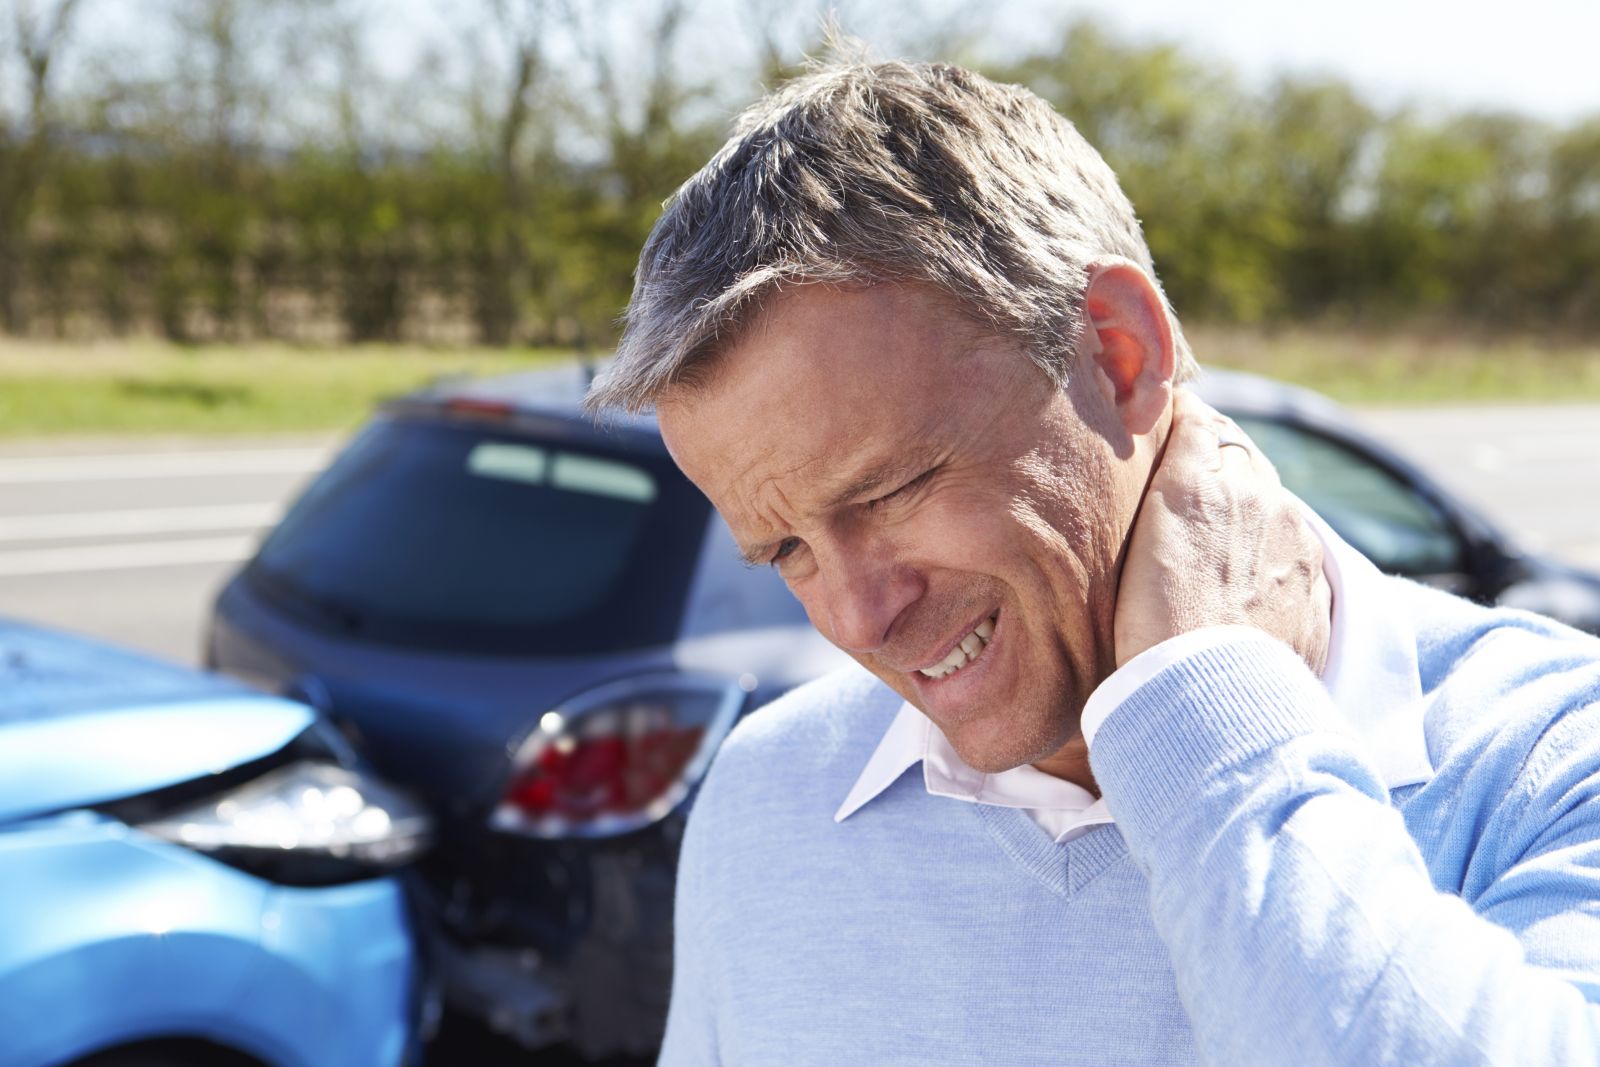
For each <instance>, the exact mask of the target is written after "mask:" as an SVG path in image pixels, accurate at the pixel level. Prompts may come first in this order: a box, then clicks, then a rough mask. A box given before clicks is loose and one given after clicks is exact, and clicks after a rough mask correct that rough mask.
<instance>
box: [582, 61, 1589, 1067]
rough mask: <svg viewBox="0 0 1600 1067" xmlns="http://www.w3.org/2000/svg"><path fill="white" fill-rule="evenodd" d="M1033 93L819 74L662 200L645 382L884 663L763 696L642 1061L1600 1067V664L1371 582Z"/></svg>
mask: <svg viewBox="0 0 1600 1067" xmlns="http://www.w3.org/2000/svg"><path fill="white" fill-rule="evenodd" d="M1192 363H1193V361H1192V359H1191V357H1190V355H1189V352H1188V349H1187V346H1186V344H1185V342H1184V340H1183V336H1182V333H1181V331H1180V329H1179V326H1178V323H1177V320H1176V318H1175V317H1174V315H1173V314H1172V312H1171V310H1170V308H1169V307H1168V306H1167V303H1166V301H1165V299H1164V297H1163V296H1162V293H1161V290H1160V287H1159V285H1158V284H1157V282H1156V278H1155V273H1154V270H1153V267H1152V264H1151V260H1150V255H1149V252H1148V250H1147V249H1146V247H1145V244H1144V240H1143V237H1142V235H1141V233H1140V229H1139V225H1138V222H1137V220H1136V218H1135V216H1134V214H1133V209H1132V207H1131V206H1130V205H1129V204H1128V202H1127V200H1126V199H1125V198H1124V197H1123V195H1122V194H1121V192H1120V191H1119V190H1118V188H1117V185H1116V181H1115V179H1114V177H1113V176H1112V174H1111V172H1110V171H1109V169H1108V168H1107V167H1106V165H1105V164H1104V163H1103V162H1102V161H1101V160H1100V158H1099V157H1098V155H1096V154H1095V153H1094V151H1093V150H1092V149H1091V148H1090V147H1089V146H1088V145H1087V144H1086V143H1084V142H1083V140H1082V139H1081V138H1080V137H1078V135H1077V134H1076V132H1075V131H1074V130H1073V129H1072V128H1071V126H1070V125H1069V124H1068V123H1067V122H1066V121H1065V120H1063V119H1062V118H1060V117H1059V116H1057V115H1055V114H1054V113H1053V112H1052V111H1051V110H1050V109H1049V108H1048V107H1047V106H1046V105H1045V104H1043V103H1042V102H1041V101H1040V100H1038V99H1037V98H1035V97H1033V96H1032V95H1030V94H1028V93H1027V92H1025V91H1023V90H1020V89H1017V88H1013V87H1005V86H997V85H994V84H991V83H989V82H987V81H985V80H984V79H982V78H980V77H978V76H976V75H974V74H971V73H968V72H966V71H962V70H959V69H955V68H951V67H943V66H912V65H904V64H883V65H878V66H842V67H836V68H832V69H824V70H819V71H816V72H814V73H811V74H809V75H807V76H805V77H802V78H800V79H799V80H797V81H796V82H793V83H791V84H790V85H788V86H787V87H785V88H784V89H782V90H780V91H779V92H777V93H776V94H774V95H773V96H772V97H770V98H768V99H767V100H764V101H762V102H761V103H759V104H757V105H756V106H755V107H754V108H752V109H751V110H750V111H749V112H748V113H747V114H746V115H745V116H744V117H743V118H742V119H741V121H740V123H739V126H738V128H737V131H736V133H735V136H734V137H733V139H732V140H731V141H730V142H729V143H728V145H727V146H726V147H724V148H723V150H722V151H721V152H719V153H718V154H717V156H716V157H715V158H713V159H712V160H711V162H710V163H708V164H707V165H706V167H705V168H704V169H703V170H701V171H700V173H698V174H697V175H695V176H694V177H693V178H691V179H690V180H689V181H688V182H687V183H686V184H685V185H684V187H683V188H682V189H681V190H680V191H679V193H678V194H677V195H676V197H674V199H673V200H672V201H671V202H670V203H669V205H668V207H667V209H666V212H665V214H664V215H663V217H662V219H661V221H660V222H659V223H658V225H657V226H656V229H655V231H654V233H653V234H652V235H651V238H650V241H649V244H648V245H647V246H646V248H645V250H644V254H643V256H642V258H641V261H640V265H639V274H638V281H637V287H636V289H635V292H634V298H633V301H632V304H631V306H630V309H629V313H628V323H627V331H626V334H625V337H624V339H623V342H622V345H621V349H620V351H619V354H618V357H617V360H616V361H615V363H614V365H613V366H612V367H611V368H610V370H609V371H608V373H607V374H606V375H605V376H604V377H603V378H602V379H601V380H600V381H599V382H598V383H597V385H596V389H595V393H594V395H593V396H592V398H591V400H592V403H593V404H594V405H595V406H596V407H597V408H599V407H605V406H609V405H622V406H627V407H631V408H639V407H643V406H646V405H654V406H655V408H656V410H657V413H658V417H659V420H660V425H661V429H662V434H663V436H664V438H665V439H666V442H667V445H668V447H669V449H670V450H671V451H672V454H673V456H674V457H675V458H676V460H677V461H678V463H679V464H680V465H681V466H682V467H683V469H684V470H685V471H686V472H687V474H688V475H689V477H690V478H692V479H693V480H694V481H695V483H696V484H697V485H699V486H700V487H701V488H702V489H704V490H705V492H706V493H707V495H708V496H709V497H710V499H711V500H712V502H713V503H714V504H715V505H716V507H717V508H718V510H719V511H720V512H721V514H722V515H723V517H724V518H725V519H726V520H727V521H728V524H729V526H730V527H731V528H732V530H733V532H734V535H735V537H736V538H737V539H738V541H739V543H740V545H741V547H742V548H743V550H744V552H745V554H746V555H747V556H748V558H749V560H750V561H751V562H752V563H754V564H759V565H770V566H773V567H775V568H777V569H778V571H779V572H780V573H781V574H782V575H783V577H784V578H785V579H786V580H787V582H788V583H789V586H790V588H791V589H792V590H793V592H794V594H795V595H796V596H797V597H799V598H800V600H801V602H802V603H803V604H804V605H805V607H806V610H807V611H808V613H809V616H810V618H811V620H812V622H813V623H814V624H815V625H816V626H817V628H818V629H819V630H820V631H821V632H822V633H823V634H824V635H826V636H827V637H828V638H829V639H830V640H831V641H833V642H834V643H835V644H837V645H838V646H839V647H840V648H842V649H845V650H846V651H848V652H849V653H850V654H851V656H853V657H854V659H855V660H856V661H857V663H858V664H859V665H860V667H861V668H863V669H861V670H856V671H852V672H847V673H844V674H839V675H834V676H831V677H829V678H826V679H823V680H821V681H820V682H817V683H815V684H812V685H810V686H807V687H805V688H803V689H801V690H799V691H796V692H795V693H792V694H790V695H789V696H788V697H786V698H785V699H783V700H782V701H779V702H778V703H777V704H775V705H774V706H772V707H770V708H767V709H764V710H762V711H760V712H759V713H757V714H756V715H754V716H752V717H750V718H749V719H748V720H747V721H745V722H744V723H743V724H742V725H741V726H740V727H739V729H738V730H736V731H735V733H734V734H733V735H732V736H731V737H730V738H729V740H728V741H727V742H726V744H725V745H724V746H723V749H722V751H721V753H720V754H719V756H718V758H717V760H716V763H715V764H714V766H713V768H712V770H711V773H710V775H709V776H708V779H707V781H706V783H705V785H704V787H703V789H702V792H701V795H700V797H699V800H698V803H697V807H696V808H695V811H694V814H693V817H692V819H691V821H690V825H689V830H688V834H687V838H686V840H685V843H684V853H683V860H682V868H681V872H680V877H679V899H678V913H677V926H676V934H677V946H678V955H677V968H676V973H675V979H674V989H673V999H672V1005H671V1014H670V1019H669V1023H668V1032H667V1038H666V1045H665V1049H664V1051H663V1054H662V1062H663V1063H665V1064H672V1065H678V1064H682V1065H705V1064H716V1063H726V1064H735V1063H736V1064H817V1065H829V1067H833V1065H840V1064H863V1065H867V1064H871V1065H878V1064H900V1063H905V1064H913V1063H914V1064H980V1063H981V1064H1002V1065H1009V1064H1033V1063H1039V1064H1044V1063H1049V1064H1084V1065H1095V1067H1103V1065H1106V1064H1168V1063H1192V1062H1196V1061H1204V1062H1210V1063H1245V1064H1325V1063H1326V1064H1333V1063H1340V1064H1345V1063H1348V1064H1383V1063H1401V1064H1460V1063H1479V1062H1482V1063H1496V1064H1507V1063H1529V1064H1553V1063H1562V1064H1567V1063H1594V1062H1600V1035H1597V1025H1600V1014H1597V1013H1596V1009H1595V1007H1594V1006H1593V1003H1592V1002H1593V1001H1594V1000H1596V999H1600V844H1597V841H1600V802H1597V799H1596V793H1597V789H1600V646H1597V643H1596V642H1594V641H1593V640H1592V639H1589V638H1586V637H1583V636H1581V635H1579V634H1577V633H1575V632H1572V631H1568V630H1565V629H1562V628H1561V627H1559V626H1556V625H1554V624H1552V623H1548V622H1545V621H1542V620H1540V619H1538V618H1536V617H1533V616H1528V615H1519V614H1514V613H1506V612H1494V611H1490V610H1486V609H1482V608H1478V607H1475V606H1473V605H1470V604H1467V603H1465V602H1462V601H1458V600H1455V599H1452V598H1450V597H1447V596H1445V595H1443V594H1440V593H1436V592H1432V591H1429V590H1426V589H1423V588H1421V587H1417V586H1413V585H1410V584H1407V583H1404V582H1400V581H1398V580H1394V579H1388V578H1384V577H1382V576H1380V575H1378V574H1377V573H1376V572H1375V571H1374V570H1373V569H1372V567H1371V566H1370V564H1368V563H1366V561H1365V560H1363V559H1362V558H1361V557H1360V556H1358V555H1356V554H1355V553H1354V552H1352V551H1351V550H1350V549H1349V548H1348V547H1346V546H1345V545H1343V544H1342V543H1341V542H1340V541H1339V540H1338V538H1337V537H1336V536H1335V535H1333V534H1332V532H1331V531H1329V530H1328V529H1327V528H1326V527H1325V526H1323V525H1322V524H1321V523H1320V522H1319V521H1317V520H1316V519H1315V518H1314V517H1311V516H1309V515H1306V514H1305V513H1303V511H1302V509H1301V508H1300V507H1299V506H1298V505H1297V503H1296V502H1295V501H1293V500H1292V499H1291V498H1289V497H1288V496H1287V494H1285V493H1284V491H1283V490H1282V489H1281V488H1280V487H1279V486H1278V483H1277V480H1276V476H1275V475H1274V473H1273V471H1272V470H1271V467H1270V465H1269V464H1268V463H1267V462H1266V461H1265V459H1264V458H1263V457H1262V456H1261V455H1260V454H1259V453H1258V452H1256V450H1255V449H1254V448H1253V447H1252V446H1251V445H1250V444H1249V442H1248V441H1246V440H1244V439H1243V437H1242V436H1240V435H1239V433H1238V431H1237V429H1236V428H1235V427H1233V426H1232V425H1231V424H1229V423H1228V422H1226V420H1223V419H1222V418H1221V417H1220V416H1218V415H1216V414H1215V413H1214V412H1211V411H1209V410H1208V409H1206V408H1205V407H1204V405H1202V404H1200V403H1199V402H1198V401H1196V400H1194V399H1193V398H1192V397H1191V396H1189V395H1188V394H1187V393H1186V392H1184V391H1183V390H1182V389H1181V387H1179V384H1178V383H1181V381H1182V380H1184V379H1186V378H1187V377H1189V376H1190V374H1192V373H1193V365H1192Z"/></svg>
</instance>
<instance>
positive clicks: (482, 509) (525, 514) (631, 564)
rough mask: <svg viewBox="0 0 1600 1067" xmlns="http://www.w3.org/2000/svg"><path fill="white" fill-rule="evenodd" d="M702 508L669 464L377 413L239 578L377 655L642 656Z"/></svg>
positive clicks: (664, 638) (670, 598)
mask: <svg viewBox="0 0 1600 1067" xmlns="http://www.w3.org/2000/svg"><path fill="white" fill-rule="evenodd" d="M709 510H710V508H709V505H708V504H707V503H706V500H705V498H704V497H703V496H701V495H700V492H699V491H698V490H697V489H695V488H694V486H692V485H691V484H689V482H688V481H687V480H686V479H685V478H684V477H683V475H681V474H679V473H678V471H677V469H676V468H675V467H674V466H673V465H672V462H671V460H669V459H668V458H667V457H666V456H665V455H660V454H655V453H638V452H630V451H625V450H621V449H618V450H615V451H607V450H605V449H604V448H597V447H590V446H589V445H587V444H583V445H570V444H567V443H565V442H563V441H560V440H559V439H558V440H543V439H532V438H526V437H519V436H516V435H515V434H513V433H510V432H499V431H495V430H493V429H485V428H483V427H480V426H471V425H453V424H447V423H437V422H427V421H420V420H413V419H406V418H400V417H386V418H380V419H379V420H377V421H375V422H374V423H372V424H371V425H370V426H368V427H367V428H366V429H365V430H364V431H363V432H362V433H361V434H360V436H358V437H357V438H356V439H355V441H354V442H352V443H351V445H350V446H349V448H348V449H346V450H345V452H344V453H343V454H341V455H340V456H339V458H338V460H337V461H335V463H334V464H333V466H331V467H330V468H329V469H328V470H327V471H326V472H325V473H324V474H323V475H322V476H321V477H320V478H318V479H317V480H316V482H314V483H313V484H312V486H311V488H310V489H308V490H307V491H306V493H305V494H304V495H303V496H302V497H301V498H300V499H299V501H298V502H296V503H295V505H294V507H293V508H292V509H291V510H290V511H289V514H288V515H287V516H285V518H284V520H283V521H282V523H280V524H279V526H278V528H277V529H276V530H275V531H273V533H272V535H271V536H270V537H269V538H268V539H267V541H266V543H265V544H264V545H262V547H261V551H260V553H258V554H257V556H256V559H255V561H254V562H253V563H252V564H251V566H250V569H249V571H248V572H247V574H248V581H249V582H250V584H251V585H252V586H253V587H254V588H255V589H256V590H257V591H258V592H259V593H260V594H261V595H262V596H264V597H266V598H267V599H269V600H271V601H273V602H274V603H276V604H278V605H279V606H280V607H281V608H283V609H285V610H287V611H289V612H291V613H293V614H295V615H297V616H298V617H300V618H302V619H304V620H306V621H308V622H311V623H312V624H314V625H317V626H319V627H320V628H323V629H326V630H330V631H334V632H338V633H341V634H345V635H348V636H351V637H357V638H360V639H363V640H370V641H374V642H380V643H390V644H398V645H408V646H413V647H420V648H432V649H439V650H449V651H466V652H489V653H511V654H516V653H521V654H534V655H539V654H546V653H548V654H562V653H593V652H608V651H614V650H620V649H627V648H638V647H642V646H645V645H653V644H661V643H664V642H668V641H671V640H672V639H673V637H674V636H675V634H676V630H677V626H678V621H679V616H680V614H681V613H682V610H683V605H684V598H685V596H686V594H687V591H688V587H689V581H690V579H691V578H692V576H693V571H694V564H695V560H696V556H697V554H698V549H699V546H700V540H701V537H702V535H703V533H704V530H705V524H706V519H707V516H708V514H709Z"/></svg>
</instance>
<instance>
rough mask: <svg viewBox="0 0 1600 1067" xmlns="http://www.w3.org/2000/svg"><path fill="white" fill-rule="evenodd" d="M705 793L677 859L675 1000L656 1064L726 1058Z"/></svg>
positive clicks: (681, 1066) (708, 1064)
mask: <svg viewBox="0 0 1600 1067" xmlns="http://www.w3.org/2000/svg"><path fill="white" fill-rule="evenodd" d="M708 783H709V779H708ZM706 792H707V790H706V789H702V790H701V796H700V797H698V798H697V802H696V805H695V807H694V809H693V810H692V811H691V812H690V816H689V822H688V826H687V827H686V828H685V830H684V835H683V850H682V852H681V853H680V854H679V857H678V879H677V888H676V897H675V899H674V902H673V921H672V927H673V940H672V999H671V1000H670V1002H669V1003H668V1008H667V1033H666V1038H665V1039H664V1041H663V1043H662V1046H661V1056H660V1058H659V1059H658V1060H657V1061H656V1062H657V1064H658V1067H716V1065H717V1064H719V1063H721V1062H722V1060H721V1054H720V1052H719V1050H718V1047H717V1026H716V1003H715V998H714V996H713V989H714V980H713V977H712V968H711V960H710V957H711V953H712V951H713V950H714V949H715V947H716V946H715V943H714V939H713V935H712V933H711V931H709V930H708V929H707V922H706V917H707V916H708V915H709V914H710V913H711V903H712V902H711V901H710V900H709V899H707V893H706V891H705V888H704V887H705V883H706V878H707V874H708V871H707V866H708V864H709V862H710V860H711V851H710V848H709V847H708V844H707V842H706V841H705V840H703V839H704V837H705V836H706V834H707V833H708V832H709V831H707V830H706V828H705V823H706V821H707V820H708V819H709V818H710V817H711V815H712V812H711V810H710V805H707V804H705V803H704V802H705V800H706V799H707V798H706V796H705V795H704V794H705V793H706ZM702 812H704V815H702V814H701V813H702Z"/></svg>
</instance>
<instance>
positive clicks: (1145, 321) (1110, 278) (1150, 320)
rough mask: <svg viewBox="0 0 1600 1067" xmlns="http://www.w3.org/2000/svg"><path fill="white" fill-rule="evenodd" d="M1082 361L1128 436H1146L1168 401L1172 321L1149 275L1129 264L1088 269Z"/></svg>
mask: <svg viewBox="0 0 1600 1067" xmlns="http://www.w3.org/2000/svg"><path fill="white" fill-rule="evenodd" d="M1084 318H1085V323H1084V340H1085V342H1086V344H1085V345H1084V350H1083V353H1082V355H1083V357H1084V361H1083V362H1082V363H1080V365H1079V371H1080V373H1081V372H1082V371H1085V370H1089V371H1092V372H1093V373H1094V374H1095V375H1096V376H1097V377H1098V378H1099V379H1100V385H1101V388H1102V390H1103V391H1104V393H1105V395H1106V397H1107V399H1109V400H1110V401H1111V402H1112V403H1113V404H1114V405H1115V407H1116V411H1117V415H1118V417H1119V418H1120V419H1121V420H1122V425H1123V427H1124V428H1125V429H1127V431H1128V432H1129V433H1130V434H1134V435H1139V434H1146V433H1149V432H1150V431H1151V430H1152V429H1153V428H1154V427H1155V426H1156V424H1157V423H1158V422H1159V421H1160V419H1161V416H1162V415H1163V414H1164V413H1165V412H1166V410H1167V406H1168V403H1169V402H1170V401H1171V399H1172V372H1173V367H1174V366H1175V361H1176V354H1175V352H1174V350H1173V340H1172V323H1171V321H1170V320H1169V319H1168V318H1167V309H1166V306H1165V305H1164V304H1163V303H1162V300H1161V294H1160V293H1159V292H1157V291H1156V287H1155V283H1154V282H1152V281H1151V280H1150V276H1149V275H1148V274H1146V273H1145V272H1144V271H1142V270H1140V269H1139V268H1138V267H1137V266H1135V265H1134V264H1133V263H1131V262H1130V261H1128V260H1124V259H1107V260H1101V261H1099V262H1096V263H1094V264H1092V265H1091V266H1090V267H1089V287H1088V290H1087V293H1086V295H1085V300H1084Z"/></svg>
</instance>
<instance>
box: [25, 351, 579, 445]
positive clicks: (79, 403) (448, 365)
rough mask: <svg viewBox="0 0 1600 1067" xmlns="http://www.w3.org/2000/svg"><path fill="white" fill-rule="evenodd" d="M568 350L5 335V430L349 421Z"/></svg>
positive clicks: (302, 426)
mask: <svg viewBox="0 0 1600 1067" xmlns="http://www.w3.org/2000/svg"><path fill="white" fill-rule="evenodd" d="M571 358H573V356H572V354H571V353H569V352H560V351H551V350H510V351H502V350H488V349H457V350H445V349H427V348H415V347H401V346H395V347H367V346H362V347H347V348H323V349H319V348H291V347H287V346H281V345H242V346H205V347H197V348H183V347H179V346H176V345H170V344H163V343H160V342H155V341H133V342H122V343H110V342H107V343H101V344H93V345H71V344H59V345H56V344H44V343H33V342H27V343H18V342H8V341H0V437H24V436H45V435H55V434H124V433H151V434H158V433H170V434H211V433H276V432H297V431H325V430H346V429H350V428H352V427H354V426H355V425H357V424H358V423H359V422H360V421H361V419H362V418H363V417H364V416H365V415H366V414H367V413H368V412H369V411H371V410H372V406H373V405H374V404H375V403H376V402H378V401H379V400H382V399H385V398H387V397H391V396H394V395H396V394H399V393H404V392H406V391H408V390H411V389H414V388H416V387H418V386H420V385H423V384H425V383H427V382H429V381H432V380H434V379H436V378H439V377H441V376H445V375H458V374H471V375H479V374H495V373H501V372H505V371H511V370H519V369H526V368H529V367H534V366H539V365H541V364H549V363H551V362H553V361H556V360H561V359H571Z"/></svg>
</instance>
